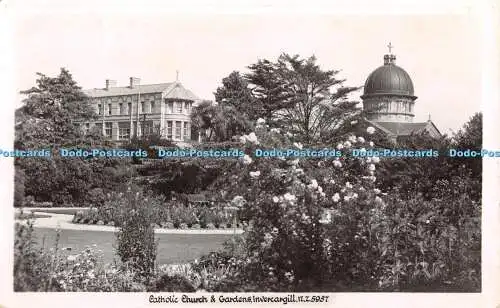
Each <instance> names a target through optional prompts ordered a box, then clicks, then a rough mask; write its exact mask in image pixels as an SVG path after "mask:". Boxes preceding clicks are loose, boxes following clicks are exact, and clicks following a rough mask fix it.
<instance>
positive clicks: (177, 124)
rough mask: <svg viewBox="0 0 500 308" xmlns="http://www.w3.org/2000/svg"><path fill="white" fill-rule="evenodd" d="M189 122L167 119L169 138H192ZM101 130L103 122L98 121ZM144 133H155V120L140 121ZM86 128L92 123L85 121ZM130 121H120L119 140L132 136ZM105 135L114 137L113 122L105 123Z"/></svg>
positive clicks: (97, 124) (135, 126)
mask: <svg viewBox="0 0 500 308" xmlns="http://www.w3.org/2000/svg"><path fill="white" fill-rule="evenodd" d="M133 123H134V129H135V130H136V131H137V122H133ZM189 124H190V123H189V122H182V121H167V138H168V139H171V140H172V139H173V140H182V139H184V140H189V139H191V130H190V125H189ZM95 125H96V127H97V128H98V130H99V131H102V123H96V124H95ZM139 125H141V131H142V134H143V135H149V134H153V133H154V131H155V128H154V126H153V122H152V121H149V122H145V123H139ZM85 128H86V130H89V129H90V123H85ZM130 133H131V132H130V122H119V123H118V140H128V139H129V138H130ZM104 136H105V137H108V138H112V136H113V123H112V122H105V123H104Z"/></svg>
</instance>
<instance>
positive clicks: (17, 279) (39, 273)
mask: <svg viewBox="0 0 500 308" xmlns="http://www.w3.org/2000/svg"><path fill="white" fill-rule="evenodd" d="M33 231H34V230H33V224H32V222H31V220H28V221H27V224H20V223H16V224H15V231H14V232H15V233H14V236H15V239H14V291H17V292H20V291H21V292H22V291H41V292H45V291H48V290H49V289H50V287H51V285H50V281H51V271H50V270H51V268H53V266H51V258H50V257H49V256H47V255H45V254H43V251H42V250H41V249H39V248H36V247H35V239H34V234H33Z"/></svg>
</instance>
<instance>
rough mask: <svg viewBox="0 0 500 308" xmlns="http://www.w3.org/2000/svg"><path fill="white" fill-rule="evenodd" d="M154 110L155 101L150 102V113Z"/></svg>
mask: <svg viewBox="0 0 500 308" xmlns="http://www.w3.org/2000/svg"><path fill="white" fill-rule="evenodd" d="M154 112H155V102H154V101H153V102H151V111H150V113H154Z"/></svg>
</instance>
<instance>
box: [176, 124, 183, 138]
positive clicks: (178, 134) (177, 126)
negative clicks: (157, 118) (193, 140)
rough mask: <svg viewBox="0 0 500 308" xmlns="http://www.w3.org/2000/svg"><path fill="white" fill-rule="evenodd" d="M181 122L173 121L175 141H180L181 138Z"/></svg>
mask: <svg viewBox="0 0 500 308" xmlns="http://www.w3.org/2000/svg"><path fill="white" fill-rule="evenodd" d="M181 134H182V122H181V121H175V139H176V140H180V139H181V138H182V135H181Z"/></svg>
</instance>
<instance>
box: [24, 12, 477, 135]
mask: <svg viewBox="0 0 500 308" xmlns="http://www.w3.org/2000/svg"><path fill="white" fill-rule="evenodd" d="M15 26H16V27H15V35H14V49H15V57H16V60H15V64H16V72H17V76H16V85H17V89H18V90H24V89H28V88H30V87H32V86H33V85H34V84H35V80H36V74H35V73H36V72H41V73H44V74H46V75H49V76H55V75H57V74H58V72H59V69H60V68H61V67H65V68H67V69H68V70H69V71H70V72H71V73H72V74H73V77H74V79H75V80H76V81H77V82H78V83H79V85H80V86H81V87H83V88H99V87H104V85H105V80H106V79H114V80H117V81H118V86H126V85H127V84H128V78H129V77H130V76H134V77H139V78H141V83H142V84H149V83H161V82H171V81H174V80H175V78H176V71H177V70H178V71H179V80H180V81H181V82H182V84H183V85H184V86H185V87H186V88H188V89H190V90H192V91H193V92H194V93H195V94H196V95H197V96H199V97H200V98H203V99H210V100H213V99H214V97H213V92H214V91H215V90H216V89H217V87H218V86H220V85H221V82H222V79H223V78H224V77H226V76H227V75H229V74H230V73H231V72H232V71H240V72H245V71H246V67H247V66H248V65H250V64H252V63H254V62H256V61H257V60H258V59H262V58H266V59H269V60H275V59H276V58H277V57H278V56H279V55H280V54H281V53H289V54H299V55H300V56H301V57H309V56H312V55H315V56H316V57H317V59H318V63H319V64H320V66H321V67H322V68H323V69H325V70H326V69H333V70H341V73H340V74H339V77H342V78H345V79H346V82H345V85H347V86H362V85H363V84H364V82H365V80H366V78H367V77H368V75H369V74H370V72H372V71H373V70H375V69H376V68H377V67H379V66H380V65H382V64H383V56H384V54H386V53H387V52H388V48H387V44H388V43H389V42H391V43H392V45H393V46H394V48H393V53H394V54H395V55H396V56H397V61H396V63H397V65H399V66H400V67H402V68H403V69H405V70H406V71H407V72H408V73H409V74H410V76H411V78H412V80H413V84H414V88H415V95H416V96H418V99H417V101H416V105H415V114H416V117H415V119H414V121H415V122H422V121H426V120H427V119H428V117H429V114H430V115H431V119H432V121H433V122H434V123H435V124H436V125H437V127H438V129H439V130H440V131H441V132H442V133H450V130H453V131H456V130H457V129H459V128H460V127H461V126H462V125H463V124H464V123H465V122H467V121H468V119H469V118H470V117H471V116H472V115H473V114H474V113H475V112H478V111H480V106H481V65H480V64H481V40H480V24H479V20H478V18H477V17H476V16H475V15H473V14H468V13H467V12H465V13H460V14H458V13H457V14H436V15H429V14H427V15H394V14H392V15H385V16H384V15H332V14H310V13H308V14H189V13H183V14H168V13H164V14H163V13H162V14H158V13H155V14H153V13H141V14H117V13H110V12H101V13H94V14H76V13H69V14H68V13H65V14H63V13H57V12H47V11H44V12H31V13H29V14H28V13H27V14H23V15H19V16H18V17H17V18H16V20H15ZM361 94H362V92H361V91H360V92H358V93H357V94H356V95H355V97H354V98H355V99H357V100H360V98H359V96H360V95H361ZM21 100H22V97H21V96H18V98H17V103H18V104H19V105H20V104H21V103H20V102H21Z"/></svg>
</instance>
